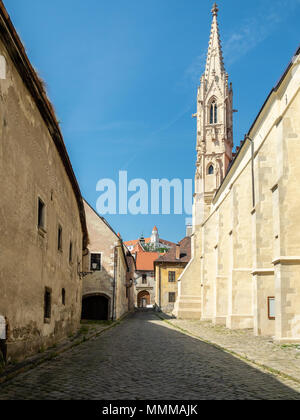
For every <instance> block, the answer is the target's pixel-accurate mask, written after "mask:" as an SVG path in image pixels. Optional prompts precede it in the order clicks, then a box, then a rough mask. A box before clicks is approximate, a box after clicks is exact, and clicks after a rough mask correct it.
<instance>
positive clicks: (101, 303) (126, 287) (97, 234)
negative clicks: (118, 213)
mask: <svg viewBox="0 0 300 420" xmlns="http://www.w3.org/2000/svg"><path fill="white" fill-rule="evenodd" d="M84 208H85V213H86V220H87V227H88V234H89V244H88V249H87V252H86V255H85V256H84V270H85V273H84V278H83V287H82V318H83V319H85V320H115V319H119V318H121V317H122V316H123V315H125V314H126V313H127V312H128V311H130V310H132V309H133V301H132V299H133V288H134V273H135V266H134V264H132V258H133V257H132V256H131V254H130V252H129V251H128V250H127V248H126V247H125V245H124V244H123V241H122V239H121V238H120V237H119V236H118V235H117V234H116V233H115V231H114V230H113V229H112V227H111V226H110V225H109V224H108V223H107V221H106V220H105V219H104V218H103V217H100V216H99V215H98V214H97V213H96V212H95V210H94V209H93V208H92V207H90V205H89V204H88V203H87V202H86V201H84Z"/></svg>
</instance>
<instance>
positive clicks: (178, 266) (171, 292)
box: [154, 237, 191, 313]
mask: <svg viewBox="0 0 300 420" xmlns="http://www.w3.org/2000/svg"><path fill="white" fill-rule="evenodd" d="M190 259H191V238H190V237H186V238H184V239H183V240H182V241H180V242H179V243H178V244H177V245H174V246H173V247H172V248H171V249H170V250H169V251H168V252H167V253H166V254H164V255H161V256H160V257H159V258H158V259H157V260H155V261H154V268H155V280H156V281H155V283H156V294H155V296H156V305H157V307H158V308H160V309H161V310H162V311H163V312H166V313H171V312H172V311H173V309H174V304H175V302H176V300H177V297H178V280H179V278H180V275H181V274H182V273H183V270H184V269H185V267H186V266H187V264H188V263H189V261H190Z"/></svg>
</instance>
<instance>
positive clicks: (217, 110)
mask: <svg viewBox="0 0 300 420" xmlns="http://www.w3.org/2000/svg"><path fill="white" fill-rule="evenodd" d="M212 14H213V21H212V27H211V34H210V40H209V47H208V54H207V60H206V67H205V73H204V74H203V76H202V77H201V84H200V86H199V88H198V96H197V114H196V115H195V116H197V164H196V166H197V169H196V177H195V201H194V225H198V224H200V223H201V221H202V220H203V218H205V217H206V216H207V215H208V211H209V205H210V203H211V201H212V199H213V197H214V194H215V192H216V191H217V189H218V188H219V186H220V185H221V183H222V181H223V179H224V177H225V174H226V171H227V168H228V165H229V163H230V161H231V159H232V148H233V132H232V114H233V111H232V101H233V92H232V86H231V84H230V85H229V84H228V74H227V73H226V71H225V67H224V62H223V53H222V48H221V40H220V34H219V27H218V21H217V16H218V6H217V4H216V3H215V4H214V6H213V9H212Z"/></svg>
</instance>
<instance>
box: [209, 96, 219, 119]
mask: <svg viewBox="0 0 300 420" xmlns="http://www.w3.org/2000/svg"><path fill="white" fill-rule="evenodd" d="M217 122H218V106H217V104H216V101H213V102H212V104H211V106H210V118H209V123H210V124H217Z"/></svg>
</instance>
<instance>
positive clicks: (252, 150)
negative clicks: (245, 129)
mask: <svg viewBox="0 0 300 420" xmlns="http://www.w3.org/2000/svg"><path fill="white" fill-rule="evenodd" d="M247 139H248V140H249V141H250V142H251V167H252V168H251V171H252V205H253V208H255V204H256V200H255V184H254V181H255V180H254V141H253V139H252V138H251V137H249V136H248V135H247V134H246V135H245V141H246V140H247Z"/></svg>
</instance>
